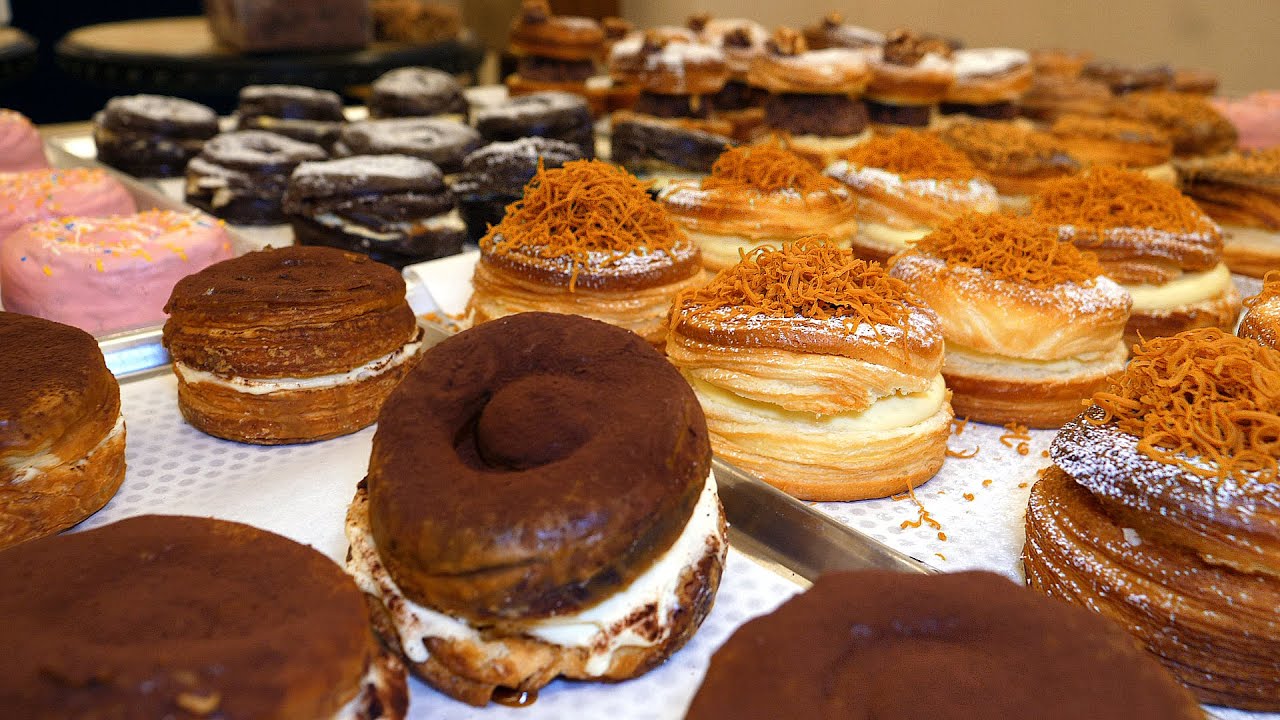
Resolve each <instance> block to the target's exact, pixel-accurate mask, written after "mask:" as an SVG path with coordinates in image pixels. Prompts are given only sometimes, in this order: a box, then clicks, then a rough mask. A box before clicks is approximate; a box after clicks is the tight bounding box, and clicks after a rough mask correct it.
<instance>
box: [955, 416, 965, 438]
mask: <svg viewBox="0 0 1280 720" xmlns="http://www.w3.org/2000/svg"><path fill="white" fill-rule="evenodd" d="M968 427H969V418H967V417H962V418H952V419H951V432H952V433H953V434H954V435H955V436H956V437H960V436H961V435H963V434H964V431H965V429H966V428H968Z"/></svg>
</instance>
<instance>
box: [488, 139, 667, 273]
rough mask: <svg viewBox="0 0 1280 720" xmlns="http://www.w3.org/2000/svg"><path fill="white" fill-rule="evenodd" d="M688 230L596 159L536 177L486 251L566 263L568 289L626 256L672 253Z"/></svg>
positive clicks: (621, 173)
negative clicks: (583, 273)
mask: <svg viewBox="0 0 1280 720" xmlns="http://www.w3.org/2000/svg"><path fill="white" fill-rule="evenodd" d="M684 240H685V234H684V231H683V230H681V229H680V227H679V226H678V225H676V223H675V222H674V221H672V219H671V218H670V217H669V216H668V215H667V213H666V211H665V210H663V209H662V206H661V205H659V204H658V203H657V202H655V201H654V200H653V199H652V198H651V197H649V194H648V193H647V192H646V191H645V185H644V183H642V182H640V181H639V180H637V179H636V178H634V177H632V176H631V175H629V174H628V173H627V172H626V171H625V170H622V169H620V168H617V167H615V166H613V165H610V164H608V163H604V162H599V161H596V160H576V161H574V162H569V163H565V165H564V167H560V168H555V169H552V170H546V169H544V168H543V167H542V164H541V161H539V164H538V171H537V174H535V175H534V176H533V179H532V180H530V181H529V184H528V185H526V186H525V190H524V197H523V198H522V199H520V200H518V201H516V202H514V203H512V204H511V205H509V206H508V207H507V214H506V216H505V217H503V218H502V222H500V223H498V224H497V225H495V226H493V227H491V228H489V232H488V233H487V234H485V236H484V237H483V238H481V239H480V248H481V249H482V250H484V251H485V252H487V253H490V254H493V255H507V254H515V255H523V256H527V257H536V258H541V259H559V258H564V259H567V260H568V261H569V263H570V264H571V268H570V277H569V289H570V290H573V289H574V288H575V286H576V285H577V280H578V274H579V273H580V272H581V271H582V270H584V269H587V270H597V269H601V268H607V267H611V266H612V265H614V264H616V263H617V262H618V261H619V260H621V259H623V258H625V257H627V256H628V255H633V254H639V255H648V254H650V253H658V252H670V251H672V250H673V249H674V248H675V246H676V244H677V243H678V242H682V241H684Z"/></svg>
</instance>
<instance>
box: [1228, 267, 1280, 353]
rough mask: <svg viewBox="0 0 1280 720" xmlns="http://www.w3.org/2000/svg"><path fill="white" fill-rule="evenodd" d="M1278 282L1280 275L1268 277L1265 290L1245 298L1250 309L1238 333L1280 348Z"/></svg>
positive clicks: (1241, 322)
mask: <svg viewBox="0 0 1280 720" xmlns="http://www.w3.org/2000/svg"><path fill="white" fill-rule="evenodd" d="M1277 283H1280V277H1277V276H1275V275H1272V276H1270V277H1268V278H1267V282H1266V283H1265V284H1264V285H1263V291H1262V292H1261V293H1260V294H1258V295H1255V296H1253V297H1251V298H1249V299H1247V300H1245V302H1244V304H1245V306H1246V307H1247V308H1248V310H1246V311H1245V313H1244V317H1243V318H1242V319H1241V320H1240V327H1239V329H1238V330H1237V331H1236V334H1237V335H1239V336H1240V337H1244V338H1249V339H1250V340H1256V341H1258V342H1260V343H1262V344H1263V345H1270V346H1271V347H1273V348H1276V349H1277V350H1280V293H1277V290H1278V289H1280V286H1278V285H1277Z"/></svg>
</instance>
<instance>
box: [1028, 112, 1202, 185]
mask: <svg viewBox="0 0 1280 720" xmlns="http://www.w3.org/2000/svg"><path fill="white" fill-rule="evenodd" d="M1049 134H1051V135H1053V137H1054V139H1056V140H1057V141H1058V143H1060V144H1061V145H1062V146H1063V147H1064V148H1066V150H1067V152H1069V153H1071V156H1072V157H1074V158H1076V159H1077V160H1080V161H1081V162H1083V163H1084V164H1085V165H1107V166H1114V167H1127V168H1131V169H1133V170H1138V171H1140V172H1142V173H1143V174H1145V175H1147V176H1149V177H1151V178H1152V179H1154V180H1159V181H1161V182H1164V183H1168V184H1170V185H1177V183H1178V174H1177V171H1175V170H1174V168H1173V163H1172V162H1171V161H1172V160H1173V141H1172V140H1170V139H1169V136H1168V134H1167V133H1165V132H1164V131H1163V130H1161V129H1160V128H1158V127H1156V126H1155V125H1152V124H1150V123H1145V122H1141V121H1137V120H1121V119H1120V118H1102V117H1095V116H1091V115H1063V116H1060V117H1059V118H1058V119H1057V120H1055V121H1054V122H1053V125H1052V126H1051V127H1050V128H1049Z"/></svg>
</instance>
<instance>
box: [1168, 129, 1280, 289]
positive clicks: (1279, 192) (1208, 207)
mask: <svg viewBox="0 0 1280 720" xmlns="http://www.w3.org/2000/svg"><path fill="white" fill-rule="evenodd" d="M1177 166H1178V179H1179V185H1180V186H1181V188H1182V191H1183V192H1184V193H1186V194H1187V195H1188V196H1190V197H1191V199H1192V200H1195V201H1196V203H1197V204H1199V205H1200V207H1201V208H1202V209H1203V210H1204V211H1205V212H1206V213H1208V215H1209V217H1211V218H1213V219H1214V221H1216V222H1217V223H1219V224H1220V225H1221V226H1222V235H1223V238H1224V243H1223V248H1222V255H1223V257H1224V258H1225V259H1226V261H1227V266H1228V267H1230V268H1231V271H1232V272H1236V273H1241V274H1243V275H1251V276H1253V277H1263V276H1264V275H1266V274H1267V273H1268V272H1270V271H1271V270H1280V148H1273V149H1270V150H1258V151H1255V152H1243V153H1239V152H1233V153H1229V154H1227V155H1223V156H1221V157H1215V158H1203V159H1195V160H1185V161H1181V162H1178V163H1177Z"/></svg>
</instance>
